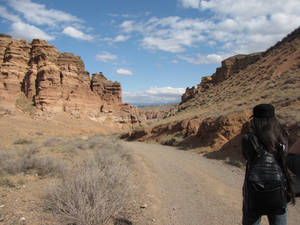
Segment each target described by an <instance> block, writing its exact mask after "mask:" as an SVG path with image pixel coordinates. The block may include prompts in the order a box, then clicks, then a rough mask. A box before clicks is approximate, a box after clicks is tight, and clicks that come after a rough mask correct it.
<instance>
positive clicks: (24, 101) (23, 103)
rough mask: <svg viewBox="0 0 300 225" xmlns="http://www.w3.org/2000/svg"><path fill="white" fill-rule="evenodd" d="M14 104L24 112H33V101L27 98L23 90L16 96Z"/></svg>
mask: <svg viewBox="0 0 300 225" xmlns="http://www.w3.org/2000/svg"><path fill="white" fill-rule="evenodd" d="M15 104H16V107H17V108H19V109H20V110H22V111H23V112H24V113H28V114H30V115H32V114H34V112H35V107H34V105H33V101H32V100H30V99H28V98H27V97H26V96H25V94H24V93H23V92H22V93H21V94H20V95H19V96H18V98H17V99H16V103H15Z"/></svg>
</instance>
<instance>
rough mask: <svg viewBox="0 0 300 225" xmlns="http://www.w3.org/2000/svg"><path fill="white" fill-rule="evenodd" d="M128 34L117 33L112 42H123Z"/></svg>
mask: <svg viewBox="0 0 300 225" xmlns="http://www.w3.org/2000/svg"><path fill="white" fill-rule="evenodd" d="M128 38H129V36H125V35H118V36H117V37H116V38H115V39H114V42H123V41H126V40H128Z"/></svg>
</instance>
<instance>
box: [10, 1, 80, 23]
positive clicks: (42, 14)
mask: <svg viewBox="0 0 300 225" xmlns="http://www.w3.org/2000/svg"><path fill="white" fill-rule="evenodd" d="M8 2H9V5H10V6H11V7H12V8H13V9H14V10H16V11H18V12H20V13H22V14H23V16H24V18H25V19H26V20H27V21H29V22H30V23H34V24H37V25H43V24H47V25H50V26H55V25H57V23H61V22H81V20H80V19H78V18H77V17H76V16H73V15H71V14H69V13H66V12H63V11H60V10H56V9H46V6H45V5H43V4H38V3H35V2H32V1H30V0H9V1H8Z"/></svg>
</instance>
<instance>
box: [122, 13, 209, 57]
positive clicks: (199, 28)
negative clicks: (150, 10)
mask: <svg viewBox="0 0 300 225" xmlns="http://www.w3.org/2000/svg"><path fill="white" fill-rule="evenodd" d="M209 25H210V23H209V22H203V21H201V20H200V19H182V18H180V17H178V16H175V17H174V16H171V17H166V18H161V19H159V18H156V17H152V18H150V19H149V20H148V21H146V22H135V21H132V20H130V21H125V22H123V23H122V24H121V26H120V27H121V29H122V30H123V32H125V33H132V32H137V33H140V34H142V36H143V39H142V40H141V45H142V47H143V48H145V49H151V50H161V51H166V52H172V53H178V52H183V51H185V49H186V48H187V47H192V46H193V44H194V43H197V42H201V41H203V40H205V36H204V35H203V32H205V30H207V28H208V26H209Z"/></svg>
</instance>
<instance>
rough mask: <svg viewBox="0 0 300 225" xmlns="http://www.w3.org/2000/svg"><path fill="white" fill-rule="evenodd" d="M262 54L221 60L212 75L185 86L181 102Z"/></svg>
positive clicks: (203, 90)
mask: <svg viewBox="0 0 300 225" xmlns="http://www.w3.org/2000/svg"><path fill="white" fill-rule="evenodd" d="M262 54H263V53H254V54H250V55H236V56H232V57H230V58H228V59H225V60H224V61H222V66H221V67H219V68H217V70H216V72H215V73H214V74H213V75H211V76H206V77H202V80H201V83H200V84H198V85H197V88H195V87H192V88H187V89H186V91H185V93H184V94H183V95H182V97H181V100H182V102H186V101H187V100H189V99H191V98H194V97H195V96H197V95H200V94H201V93H202V92H205V91H207V90H208V89H209V88H210V87H212V86H215V85H218V84H219V83H221V82H223V81H224V80H227V79H228V78H229V77H231V76H234V74H236V73H238V72H239V71H241V70H243V69H245V68H246V67H247V66H249V65H251V64H253V63H255V62H256V61H257V60H259V59H260V58H261V57H262Z"/></svg>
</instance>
